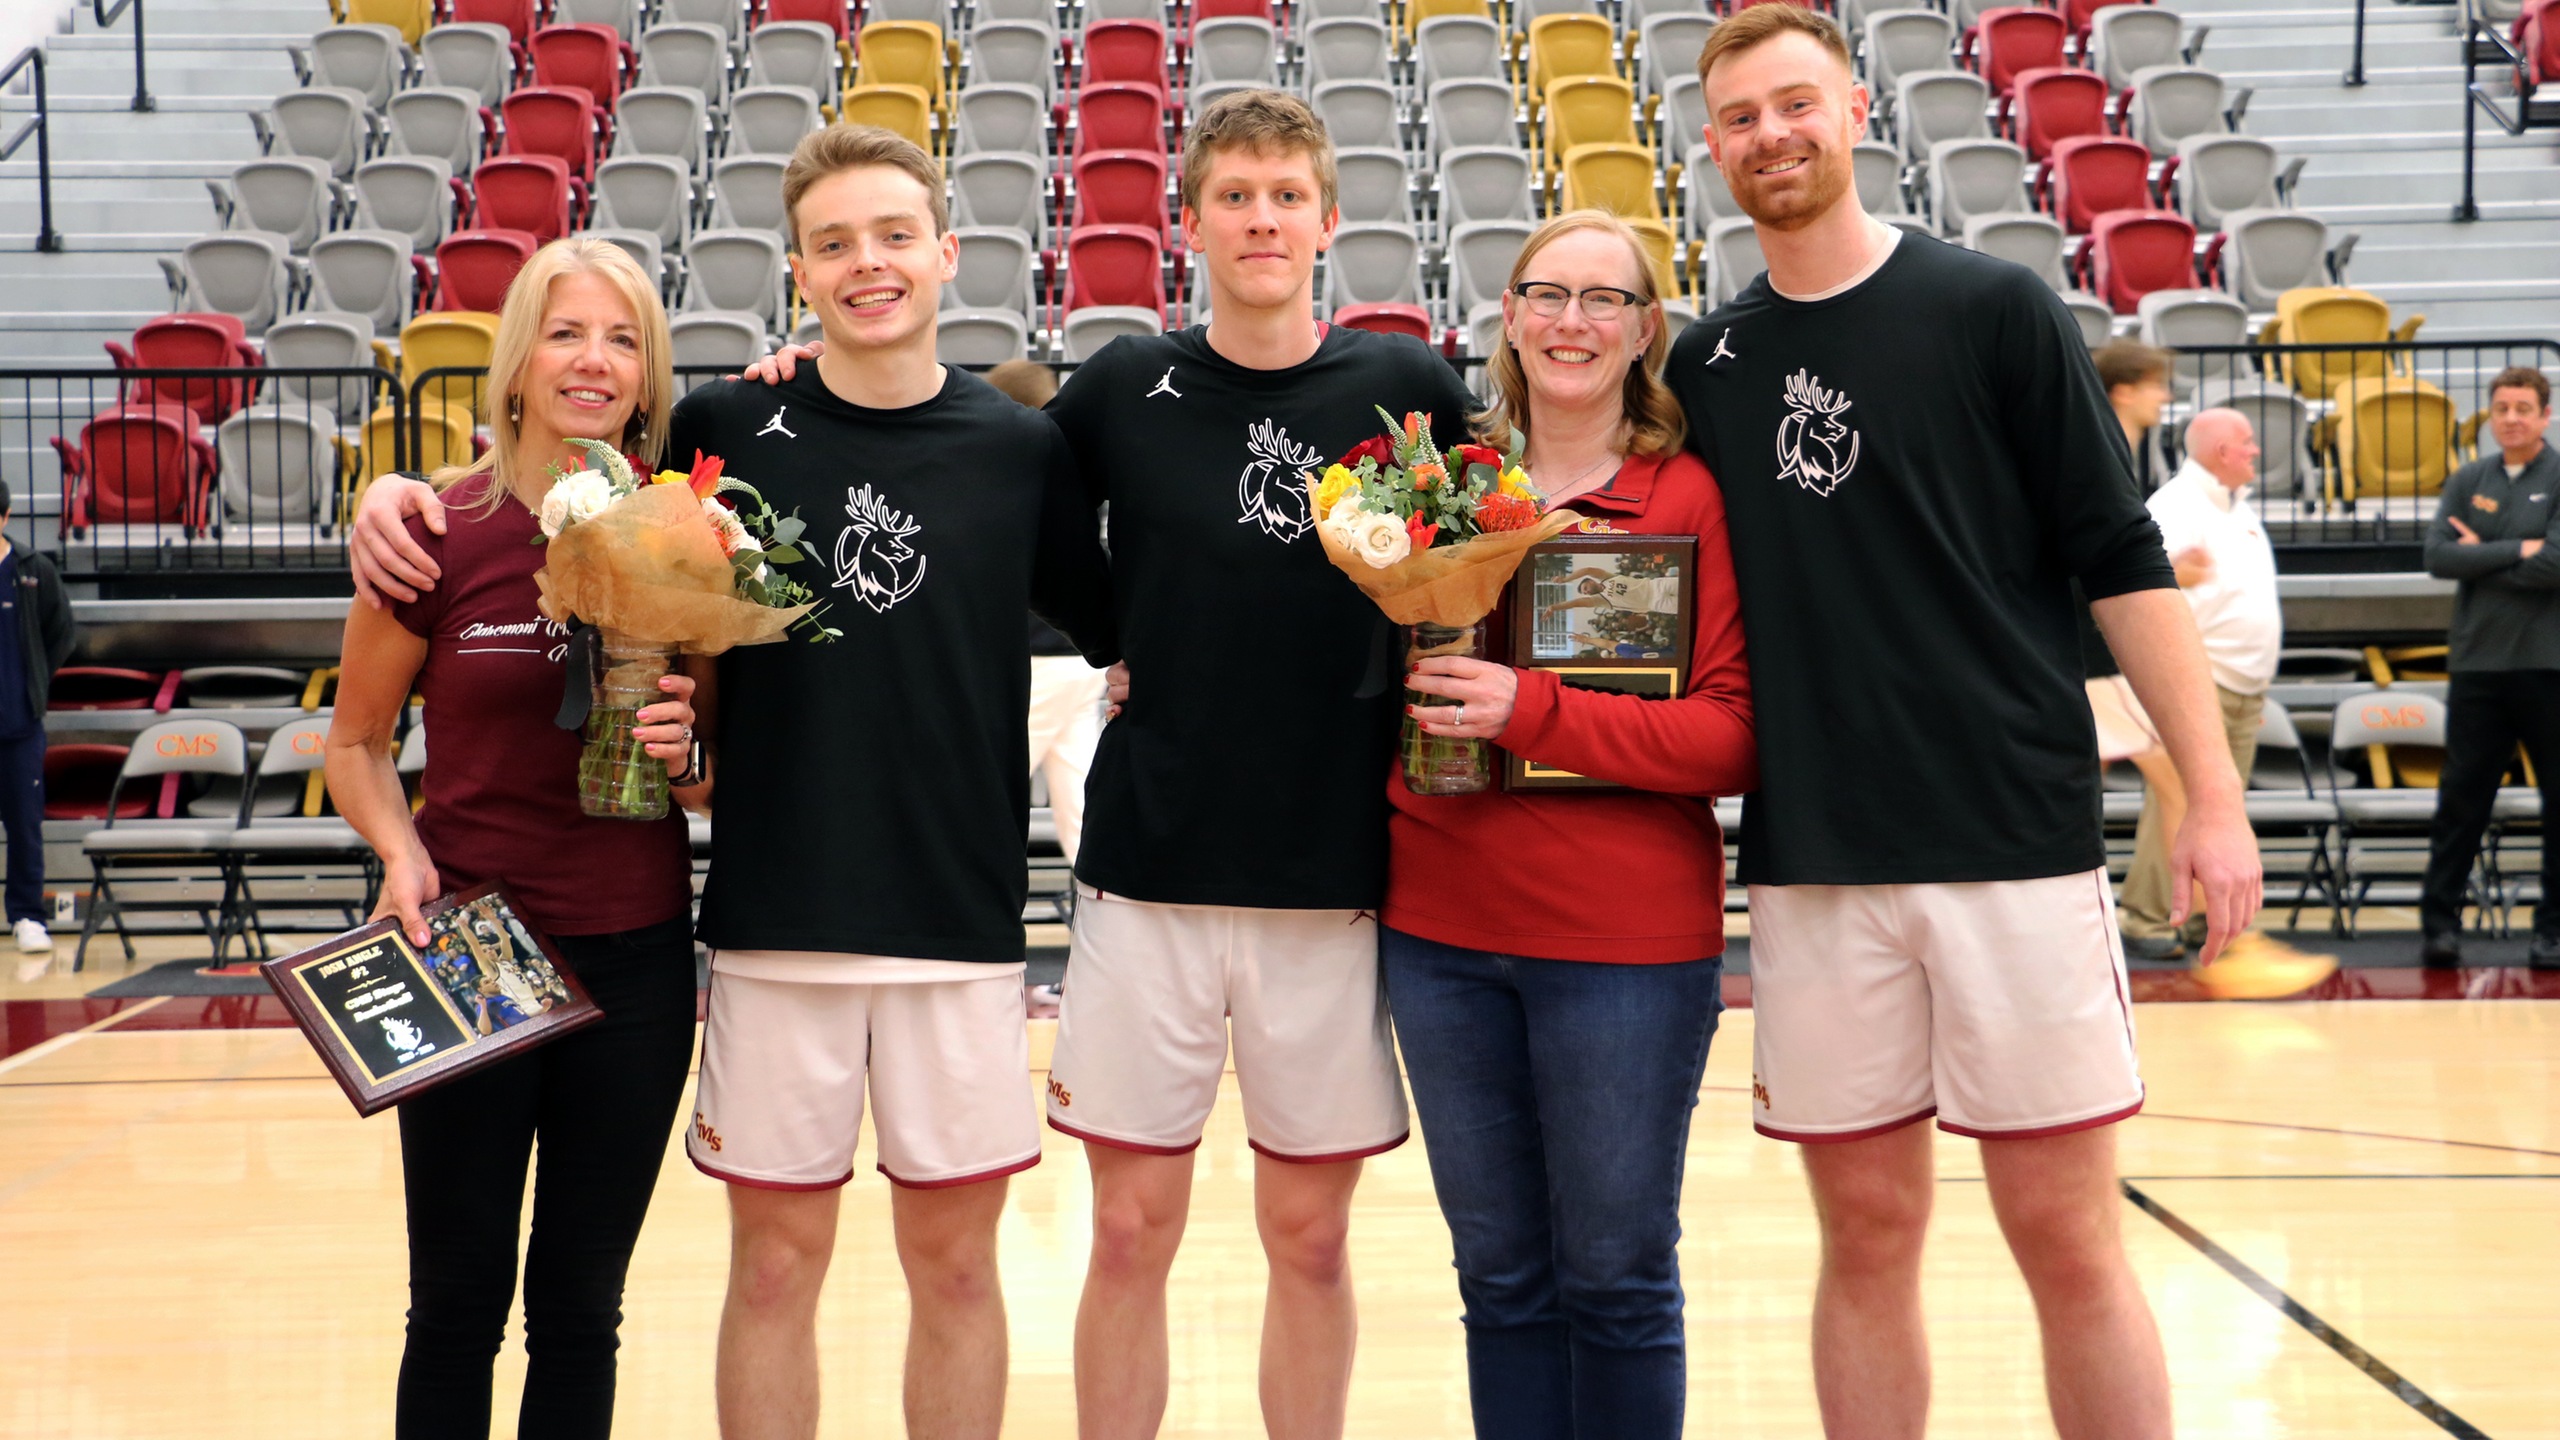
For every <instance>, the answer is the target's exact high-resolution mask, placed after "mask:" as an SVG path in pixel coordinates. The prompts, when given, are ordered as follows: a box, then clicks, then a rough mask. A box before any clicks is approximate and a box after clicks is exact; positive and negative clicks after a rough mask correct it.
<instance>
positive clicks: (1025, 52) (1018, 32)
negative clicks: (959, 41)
mask: <svg viewBox="0 0 2560 1440" xmlns="http://www.w3.org/2000/svg"><path fill="white" fill-rule="evenodd" d="M969 83H970V84H971V85H1028V86H1030V87H1031V88H1032V89H1034V90H1037V91H1039V92H1040V93H1041V94H1042V95H1043V96H1044V97H1046V98H1048V99H1051V100H1054V99H1056V97H1057V93H1058V36H1057V33H1056V31H1054V30H1053V29H1051V28H1050V27H1049V26H1048V25H1046V24H1040V23H1035V22H1033V21H1029V20H989V21H984V22H982V23H980V24H979V26H978V28H976V29H975V30H972V31H970V32H969Z"/></svg>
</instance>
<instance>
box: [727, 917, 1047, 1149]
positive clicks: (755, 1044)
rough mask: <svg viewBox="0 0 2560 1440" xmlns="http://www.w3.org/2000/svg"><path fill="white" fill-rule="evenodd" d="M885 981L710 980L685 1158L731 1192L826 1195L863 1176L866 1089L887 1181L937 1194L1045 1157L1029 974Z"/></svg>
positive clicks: (1009, 969) (1016, 970) (1010, 971)
mask: <svg viewBox="0 0 2560 1440" xmlns="http://www.w3.org/2000/svg"><path fill="white" fill-rule="evenodd" d="M988 968H989V969H991V970H994V971H996V972H997V973H995V974H992V975H989V976H987V977H986V978H985V979H982V980H939V981H923V982H907V983H897V984H879V985H848V984H842V983H835V982H828V981H791V980H769V979H761V978H758V977H755V976H750V975H740V974H734V973H727V972H723V971H721V970H720V969H718V968H717V967H716V966H715V967H714V968H713V970H712V973H711V997H710V1001H709V1015H708V1019H707V1020H706V1021H705V1023H704V1025H703V1032H702V1080H701V1083H700V1085H699V1086H698V1087H696V1091H695V1098H694V1105H693V1128H692V1129H691V1131H690V1132H689V1133H688V1134H687V1135H686V1136H685V1153H686V1154H687V1155H688V1156H689V1157H691V1159H692V1160H693V1163H694V1168H696V1169H698V1170H700V1171H702V1172H703V1173H704V1174H706V1175H709V1176H711V1177H713V1178H714V1179H718V1180H726V1181H729V1182H731V1183H733V1184H738V1185H754V1186H759V1187H761V1188H764V1189H768V1190H827V1189H833V1188H834V1187H836V1186H839V1185H842V1184H844V1183H845V1182H846V1181H847V1180H850V1179H852V1178H853V1150H854V1141H855V1140H856V1139H857V1138H858V1137H859V1136H860V1135H861V1133H862V1101H863V1090H864V1087H865V1084H866V1083H867V1084H868V1086H869V1089H870V1093H871V1101H872V1106H871V1128H872V1130H873V1131H874V1132H875V1133H876V1135H877V1136H878V1142H879V1166H880V1173H881V1174H883V1175H886V1176H888V1177H889V1178H890V1179H891V1180H892V1181H895V1182H896V1183H898V1184H900V1185H906V1186H911V1187H914V1188H918V1189H932V1188H936V1187H940V1186H945V1185H967V1184H971V1183H973V1182H975V1181H979V1180H993V1179H995V1178H996V1177H998V1176H1000V1175H1010V1174H1012V1173H1014V1172H1015V1171H1017V1170H1027V1169H1029V1168H1030V1167H1032V1166H1033V1165H1036V1164H1038V1163H1039V1161H1040V1119H1039V1112H1038V1108H1037V1106H1036V1104H1035V1103H1034V1101H1033V1099H1032V1091H1031V1086H1030V1077H1031V1047H1030V1038H1029V1034H1028V1032H1027V1031H1026V1029H1025V1027H1024V1024H1023V1015H1024V1010H1023V1004H1022V971H1021V968H1020V967H1019V966H1012V965H1005V966H989V967H988Z"/></svg>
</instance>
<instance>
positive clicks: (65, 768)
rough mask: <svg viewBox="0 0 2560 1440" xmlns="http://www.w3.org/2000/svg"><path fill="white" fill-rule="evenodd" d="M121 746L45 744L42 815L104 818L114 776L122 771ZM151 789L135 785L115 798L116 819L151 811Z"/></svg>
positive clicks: (125, 751) (126, 749)
mask: <svg viewBox="0 0 2560 1440" xmlns="http://www.w3.org/2000/svg"><path fill="white" fill-rule="evenodd" d="M132 753H133V752H132V750H131V748H130V747H127V746H123V745H98V744H77V743H75V744H69V745H49V746H46V747H45V752H44V818H46V819H47V820H104V819H106V818H107V800H108V797H110V796H113V795H115V786H116V777H117V776H119V775H121V774H123V773H124V762H125V757H126V756H128V755H130V754H132ZM153 793H154V792H153V791H152V789H151V787H150V786H148V785H136V786H133V787H132V788H130V789H128V790H126V791H125V792H124V793H123V794H122V795H121V796H117V797H116V801H115V806H116V818H117V819H119V820H138V819H140V818H142V817H143V816H145V815H148V814H150V813H151V800H152V795H153Z"/></svg>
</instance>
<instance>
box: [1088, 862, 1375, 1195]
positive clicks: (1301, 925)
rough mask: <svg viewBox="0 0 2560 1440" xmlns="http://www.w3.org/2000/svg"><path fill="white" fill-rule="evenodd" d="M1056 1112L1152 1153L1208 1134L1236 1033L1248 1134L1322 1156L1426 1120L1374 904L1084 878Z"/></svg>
mask: <svg viewBox="0 0 2560 1440" xmlns="http://www.w3.org/2000/svg"><path fill="white" fill-rule="evenodd" d="M1076 892H1077V898H1076V914H1075V928H1074V948H1073V949H1072V950H1071V951H1070V952H1069V957H1068V960H1067V982H1066V994H1065V998H1064V999H1063V1001H1062V1002H1061V1004H1060V1007H1059V1011H1058V1044H1057V1050H1056V1053H1055V1056H1054V1058H1053V1059H1052V1060H1051V1061H1050V1067H1049V1123H1050V1124H1051V1125H1054V1126H1056V1127H1057V1128H1058V1129H1059V1130H1062V1131H1064V1132H1066V1133H1067V1134H1069V1135H1073V1136H1075V1137H1076V1138H1077V1139H1080V1140H1089V1141H1092V1142H1093V1143H1095V1144H1098V1145H1111V1146H1116V1147H1118V1148H1120V1149H1123V1150H1136V1151H1140V1152H1142V1153H1146V1154H1152V1155H1181V1154H1185V1153H1188V1152H1189V1151H1190V1150H1192V1149H1193V1148H1194V1147H1196V1146H1197V1145H1199V1143H1200V1132H1201V1129H1202V1127H1203V1126H1205V1125H1206V1124H1207V1123H1208V1120H1209V1111H1210V1109H1211V1107H1212V1106H1214V1105H1215V1104H1216V1103H1217V1098H1218V1078H1219V1076H1220V1075H1222V1074H1224V1073H1225V1071H1226V1063H1227V1047H1228V1042H1229V1037H1230V1036H1231V1035H1232V1037H1233V1041H1234V1046H1235V1063H1236V1085H1237V1088H1238V1089H1240V1090H1242V1091H1243V1092H1244V1128H1245V1139H1246V1141H1247V1143H1249V1144H1251V1145H1252V1147H1253V1148H1254V1149H1255V1150H1256V1151H1258V1152H1259V1153H1261V1154H1264V1155H1268V1156H1270V1157H1272V1158H1273V1159H1275V1160H1289V1161H1296V1162H1300V1163H1304V1164H1311V1165H1312V1164H1323V1163H1327V1162H1331V1161H1338V1160H1357V1159H1360V1158H1362V1157H1363V1156H1368V1155H1375V1154H1377V1153H1379V1152H1380V1151H1383V1150H1392V1149H1394V1148H1395V1147H1396V1146H1398V1145H1401V1144H1403V1143H1404V1139H1405V1136H1406V1134H1407V1133H1408V1132H1409V1131H1410V1129H1411V1124H1410V1121H1409V1120H1408V1119H1407V1117H1406V1112H1405V1103H1404V1083H1403V1079H1402V1077H1401V1075H1400V1074H1399V1073H1398V1071H1397V1069H1396V1052H1395V1032H1394V1029H1393V1027H1392V1026H1391V1025H1390V1024H1389V1022H1388V1019H1387V997H1386V992H1385V990H1384V989H1383V988H1382V987H1381V986H1380V985H1379V984H1378V922H1377V920H1376V918H1375V917H1374V916H1372V915H1370V914H1369V913H1368V912H1367V911H1365V910H1257V909H1246V908H1243V907H1239V906H1227V905H1158V904H1153V903H1150V902H1148V901H1143V900H1130V899H1126V898H1124V897H1122V896H1118V895H1109V894H1105V893H1103V892H1101V891H1097V890H1095V889H1094V888H1093V887H1092V886H1089V885H1083V884H1079V885H1078V886H1077V887H1076Z"/></svg>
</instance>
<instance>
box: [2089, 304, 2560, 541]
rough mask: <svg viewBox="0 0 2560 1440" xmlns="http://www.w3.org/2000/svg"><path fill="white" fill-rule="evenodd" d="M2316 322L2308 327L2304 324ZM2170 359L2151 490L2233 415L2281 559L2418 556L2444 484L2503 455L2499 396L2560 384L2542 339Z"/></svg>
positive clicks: (2245, 348)
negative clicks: (2505, 380) (2340, 550)
mask: <svg viewBox="0 0 2560 1440" xmlns="http://www.w3.org/2000/svg"><path fill="white" fill-rule="evenodd" d="M2339 303H2344V304H2347V305H2354V304H2356V303H2358V302H2356V301H2355V300H2353V299H2352V298H2349V299H2346V300H2344V301H2343V302H2339ZM2319 318H2320V317H2319V316H2317V315H2316V314H2312V313H2306V314H2305V315H2304V317H2303V318H2302V319H2301V320H2298V321H2296V322H2295V323H2296V324H2301V325H2306V326H2307V325H2310V324H2316V323H2317V322H2318V320H2319ZM2375 318H2377V319H2378V318H2379V317H2378V316H2376V317H2375ZM2284 323H2285V322H2283V321H2279V325H2280V326H2281V325H2283V324H2284ZM2172 353H2173V361H2172V365H2171V370H2170V389H2171V393H2172V396H2173V400H2172V403H2171V407H2170V410H2169V413H2168V414H2167V416H2166V417H2165V418H2164V419H2163V421H2162V423H2161V425H2160V426H2159V428H2158V429H2157V430H2155V431H2153V432H2152V435H2151V437H2150V440H2149V442H2148V443H2146V444H2145V445H2144V446H2143V450H2144V454H2143V455H2142V456H2141V457H2140V459H2141V461H2142V468H2143V470H2144V473H2145V480H2146V484H2147V485H2149V486H2151V487H2154V488H2156V487H2157V486H2158V485H2160V484H2162V483H2164V482H2166V481H2167V480H2168V479H2169V478H2170V477H2171V476H2172V475H2173V474H2174V473H2175V472H2176V470H2177V468H2178V467H2179V466H2180V465H2181V464H2182V463H2183V462H2184V461H2185V459H2186V458H2187V448H2188V447H2187V445H2186V433H2187V426H2188V425H2189V423H2190V422H2192V421H2193V419H2194V417H2195V416H2196V415H2197V414H2198V413H2200V412H2202V411H2204V410H2208V409H2229V410H2237V411H2239V412H2240V413H2241V414H2242V415H2243V416H2245V417H2246V418H2247V419H2248V420H2249V422H2250V427H2251V430H2252V433H2253V435H2254V438H2255V439H2256V442H2257V444H2258V447H2259V454H2258V458H2257V461H2256V469H2257V477H2258V478H2257V481H2256V484H2255V487H2254V488H2253V490H2252V492H2251V502H2252V504H2253V505H2254V506H2255V507H2256V508H2257V510H2258V513H2259V515H2260V517H2261V519H2263V520H2264V522H2265V523H2266V527H2267V534H2268V538H2269V539H2270V540H2272V541H2273V542H2274V543H2275V544H2276V546H2277V547H2278V548H2280V549H2281V548H2298V549H2307V548H2319V547H2363V548H2367V549H2370V548H2371V547H2375V546H2385V547H2406V546H2411V545H2416V544H2419V543H2422V542H2423V541H2424V539H2425V537H2426V531H2427V527H2428V526H2429V525H2430V524H2431V523H2432V522H2433V520H2434V517H2435V505H2436V496H2437V495H2438V493H2439V492H2441V491H2442V490H2443V488H2444V481H2445V478H2446V477H2447V476H2448V475H2450V474H2451V473H2452V472H2453V471H2454V470H2455V469H2457V468H2459V467H2461V466H2462V465H2465V464H2468V463H2470V462H2471V461H2473V460H2475V459H2477V458H2479V457H2480V456H2481V455H2482V454H2491V453H2495V450H2496V442H2495V441H2493V440H2491V439H2489V438H2488V436H2487V434H2486V426H2485V424H2484V420H2485V416H2486V412H2487V410H2488V408H2489V391H2490V385H2491V382H2492V381H2494V380H2495V379H2496V378H2497V376H2498V375H2499V374H2500V373H2501V372H2502V371H2505V370H2507V369H2509V368H2511V367H2517V366H2522V367H2525V368H2528V369H2535V370H2540V371H2542V372H2543V373H2544V374H2546V375H2552V376H2560V342H2554V341H2550V340H2541V339H2519V340H2478V341H2425V340H2415V339H2412V340H2406V341H2373V342H2364V343H2355V344H2258V345H2196V346H2184V347H2180V348H2178V349H2176V350H2175V351H2173V352H2172ZM2403 558H2405V555H2404V557H2403ZM2387 568H2401V567H2387Z"/></svg>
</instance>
